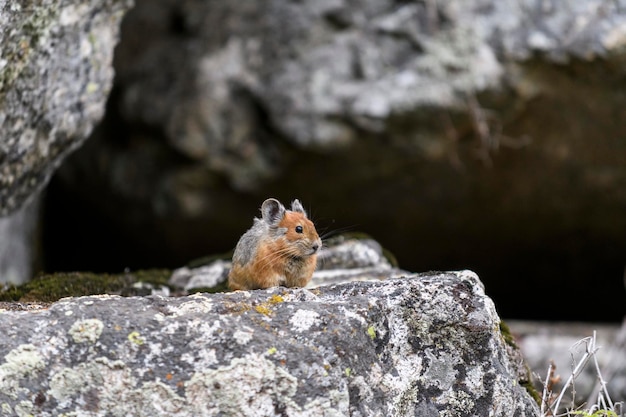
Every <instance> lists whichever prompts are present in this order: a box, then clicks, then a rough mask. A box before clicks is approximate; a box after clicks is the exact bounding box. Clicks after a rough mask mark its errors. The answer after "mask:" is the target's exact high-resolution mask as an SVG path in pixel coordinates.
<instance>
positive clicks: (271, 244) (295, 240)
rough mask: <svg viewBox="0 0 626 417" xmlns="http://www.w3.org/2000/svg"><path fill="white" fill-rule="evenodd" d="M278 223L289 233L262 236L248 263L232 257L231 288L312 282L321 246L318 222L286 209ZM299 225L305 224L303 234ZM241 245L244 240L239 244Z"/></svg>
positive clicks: (302, 285) (302, 284) (301, 284)
mask: <svg viewBox="0 0 626 417" xmlns="http://www.w3.org/2000/svg"><path fill="white" fill-rule="evenodd" d="M296 202H297V200H296ZM294 203H295V202H294ZM278 204H280V203H278ZM298 205H299V202H298ZM281 207H282V205H281ZM300 207H301V206H300ZM283 209H284V208H283ZM275 226H276V227H277V228H278V229H279V230H280V229H286V233H284V234H282V235H280V236H279V237H276V236H272V235H271V234H270V233H265V234H263V235H261V236H259V238H258V241H257V242H256V248H255V249H254V255H253V256H252V258H251V259H250V260H249V261H248V262H246V263H242V262H237V261H236V260H235V257H233V266H232V269H231V272H230V274H229V278H228V285H229V287H230V288H231V289H232V290H252V289H259V288H269V287H275V286H279V285H283V286H286V287H304V286H306V285H307V284H308V283H309V281H310V280H311V276H312V275H313V271H314V270H315V266H316V262H317V252H318V250H319V247H320V246H321V240H320V238H319V236H318V234H317V231H316V230H315V225H314V224H313V222H312V221H311V220H309V219H308V218H307V217H306V213H304V212H297V211H289V210H286V211H284V216H283V217H282V219H281V220H280V221H279V222H278V223H277V225H275ZM297 226H301V227H302V232H301V233H298V232H297V229H296V227H297ZM242 238H243V237H242ZM240 244H241V240H240V243H239V244H238V246H239V245H240Z"/></svg>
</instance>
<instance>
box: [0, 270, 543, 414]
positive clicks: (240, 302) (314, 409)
mask: <svg viewBox="0 0 626 417" xmlns="http://www.w3.org/2000/svg"><path fill="white" fill-rule="evenodd" d="M0 317H1V318H2V320H0V333H1V334H2V335H3V338H2V342H1V343H0V358H1V359H0V407H1V409H2V412H3V415H24V414H32V415H37V416H43V417H45V416H56V415H62V414H66V415H92V416H105V415H106V416H127V415H146V416H147V415H149V416H155V417H156V416H178V417H183V416H218V415H227V416H291V417H295V416H311V417H312V416H355V417H356V416H363V417H365V416H380V417H391V416H414V415H420V416H488V415H489V416H502V417H510V416H520V417H521V416H537V415H538V408H537V405H536V404H535V403H534V402H533V400H532V399H531V397H530V395H529V394H528V393H527V392H526V391H525V388H524V387H523V386H522V384H523V383H525V382H526V379H527V377H528V376H527V375H518V374H516V372H515V371H514V369H516V362H518V361H519V360H520V359H519V357H513V356H511V355H510V354H509V353H508V350H507V348H506V342H505V339H504V337H503V336H502V334H501V333H500V331H499V321H500V320H499V318H498V315H497V314H496V311H495V308H494V305H493V303H492V302H491V300H490V299H489V298H488V297H486V296H485V294H484V290H483V286H482V284H481V283H480V281H479V280H478V278H477V276H476V275H475V274H473V273H472V272H469V271H464V272H450V273H439V274H430V275H411V276H406V277H404V278H400V279H392V280H387V281H382V282H359V283H350V284H343V285H334V286H327V287H320V288H318V289H314V290H309V289H291V290H290V289H285V288H274V289H271V290H263V291H251V292H243V291H242V292H234V293H226V294H211V295H208V294H196V295H193V296H189V297H181V298H163V297H155V296H151V297H146V298H121V297H113V296H100V297H83V298H76V299H64V300H62V301H59V302H57V303H55V304H53V305H52V306H51V307H50V308H48V309H46V310H39V311H2V312H0ZM72 413H73V414H72Z"/></svg>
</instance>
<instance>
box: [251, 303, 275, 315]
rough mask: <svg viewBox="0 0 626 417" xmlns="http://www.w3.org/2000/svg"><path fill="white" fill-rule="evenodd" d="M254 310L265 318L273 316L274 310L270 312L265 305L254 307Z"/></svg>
mask: <svg viewBox="0 0 626 417" xmlns="http://www.w3.org/2000/svg"><path fill="white" fill-rule="evenodd" d="M254 309H255V310H256V312H257V313H259V314H263V315H264V316H269V315H270V314H272V310H270V309H269V308H268V307H267V305H265V304H259V305H258V306H256V307H254Z"/></svg>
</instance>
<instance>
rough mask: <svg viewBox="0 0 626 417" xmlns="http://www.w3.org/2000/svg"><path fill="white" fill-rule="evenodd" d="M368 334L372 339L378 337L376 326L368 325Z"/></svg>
mask: <svg viewBox="0 0 626 417" xmlns="http://www.w3.org/2000/svg"><path fill="white" fill-rule="evenodd" d="M367 334H368V335H369V336H370V337H371V338H372V340H374V339H376V328H375V327H374V326H370V327H368V328H367Z"/></svg>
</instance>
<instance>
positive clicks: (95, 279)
mask: <svg viewBox="0 0 626 417" xmlns="http://www.w3.org/2000/svg"><path fill="white" fill-rule="evenodd" d="M170 275H171V271H169V270H163V269H155V270H140V271H136V272H129V273H124V274H115V275H109V274H94V273H90V272H69V273H56V274H46V275H41V276H39V277H38V278H36V279H34V280H32V281H30V282H27V283H26V284H23V285H20V286H19V287H15V286H10V287H8V288H7V289H5V290H3V291H0V301H21V302H31V301H39V302H53V301H57V300H59V299H60V298H63V297H80V296H83V295H96V294H121V293H123V292H124V289H126V288H129V287H131V286H132V284H134V283H136V282H146V283H150V284H153V285H155V286H161V285H167V281H168V279H169V277H170Z"/></svg>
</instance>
